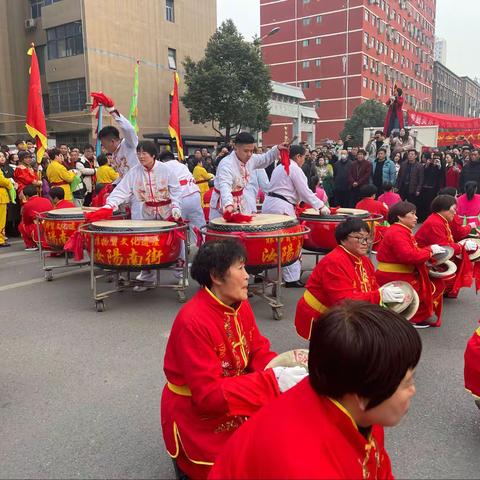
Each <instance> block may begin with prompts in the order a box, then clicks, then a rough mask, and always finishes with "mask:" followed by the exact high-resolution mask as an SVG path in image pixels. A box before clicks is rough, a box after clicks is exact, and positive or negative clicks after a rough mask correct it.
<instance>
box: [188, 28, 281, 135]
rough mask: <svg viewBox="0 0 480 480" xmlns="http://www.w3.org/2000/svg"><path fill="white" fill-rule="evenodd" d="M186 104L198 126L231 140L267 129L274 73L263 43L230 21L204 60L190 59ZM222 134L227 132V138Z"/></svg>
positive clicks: (214, 37) (211, 43)
mask: <svg viewBox="0 0 480 480" xmlns="http://www.w3.org/2000/svg"><path fill="white" fill-rule="evenodd" d="M183 65H184V67H185V84H186V92H185V95H184V96H183V97H182V102H183V104H184V105H185V107H186V108H187V109H188V112H189V114H190V118H191V120H192V121H193V122H194V123H209V122H211V124H212V127H213V128H214V129H215V130H216V131H217V132H218V133H219V134H220V135H222V136H224V137H225V139H226V140H227V141H229V140H230V137H231V136H233V135H235V134H236V133H238V132H239V131H240V130H242V129H245V128H248V129H251V130H254V131H263V132H265V131H266V130H268V127H269V126H270V122H269V121H268V113H269V108H268V101H269V100H270V97H271V94H272V88H271V85H270V72H269V71H268V68H267V66H266V65H265V64H264V63H263V59H262V55H261V52H260V45H259V42H258V41H257V42H253V43H250V42H247V41H245V40H244V39H243V37H242V35H241V34H240V33H239V32H238V30H237V29H236V27H235V25H234V24H233V22H232V21H231V20H227V21H225V22H223V23H222V25H221V26H220V27H219V28H218V29H217V31H216V32H215V33H214V34H213V36H212V37H211V38H210V40H209V42H208V44H207V48H206V50H205V56H204V58H203V59H202V60H200V61H199V62H194V61H193V60H192V59H191V58H187V59H186V60H185V62H184V63H183ZM220 130H225V135H223V133H222V132H221V131H220Z"/></svg>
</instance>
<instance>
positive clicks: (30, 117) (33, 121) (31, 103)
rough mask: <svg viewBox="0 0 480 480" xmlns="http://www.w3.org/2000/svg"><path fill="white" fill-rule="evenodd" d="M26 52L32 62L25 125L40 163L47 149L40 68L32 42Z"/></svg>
mask: <svg viewBox="0 0 480 480" xmlns="http://www.w3.org/2000/svg"><path fill="white" fill-rule="evenodd" d="M27 53H28V55H30V56H31V57H32V63H31V66H30V84H29V86H28V108H27V119H26V124H25V126H26V127H27V130H28V133H29V134H30V136H31V137H32V138H34V139H35V144H36V146H37V162H38V163H40V162H41V161H42V159H43V154H44V153H45V150H46V149H47V125H46V123H45V114H44V113H43V100H42V84H41V81H40V69H39V67H38V59H37V54H36V53H35V47H34V45H33V44H32V48H30V49H29V50H28V52H27Z"/></svg>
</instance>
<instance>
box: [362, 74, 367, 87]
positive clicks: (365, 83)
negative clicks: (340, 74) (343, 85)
mask: <svg viewBox="0 0 480 480" xmlns="http://www.w3.org/2000/svg"><path fill="white" fill-rule="evenodd" d="M362 84H363V88H368V79H367V77H363V78H362Z"/></svg>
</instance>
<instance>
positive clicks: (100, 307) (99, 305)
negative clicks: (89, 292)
mask: <svg viewBox="0 0 480 480" xmlns="http://www.w3.org/2000/svg"><path fill="white" fill-rule="evenodd" d="M95 310H96V311H97V312H103V311H105V302H104V301H103V300H96V301H95Z"/></svg>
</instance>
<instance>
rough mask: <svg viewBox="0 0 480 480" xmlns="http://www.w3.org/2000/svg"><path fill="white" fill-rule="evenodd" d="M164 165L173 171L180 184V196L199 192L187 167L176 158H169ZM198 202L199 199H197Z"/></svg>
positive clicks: (183, 196)
mask: <svg viewBox="0 0 480 480" xmlns="http://www.w3.org/2000/svg"><path fill="white" fill-rule="evenodd" d="M164 165H166V166H167V168H168V169H169V170H170V171H171V172H172V173H173V175H174V176H175V178H176V179H177V180H178V183H179V184H180V190H181V197H182V198H185V197H188V196H190V195H192V194H194V193H199V194H200V189H199V188H198V185H197V184H196V182H195V179H194V178H193V175H192V174H191V172H190V170H189V169H188V167H187V166H186V165H185V164H184V163H181V162H179V161H178V160H169V161H168V162H165V163H164ZM198 201H199V202H200V200H198Z"/></svg>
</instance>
